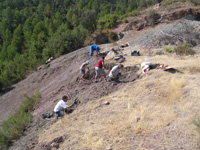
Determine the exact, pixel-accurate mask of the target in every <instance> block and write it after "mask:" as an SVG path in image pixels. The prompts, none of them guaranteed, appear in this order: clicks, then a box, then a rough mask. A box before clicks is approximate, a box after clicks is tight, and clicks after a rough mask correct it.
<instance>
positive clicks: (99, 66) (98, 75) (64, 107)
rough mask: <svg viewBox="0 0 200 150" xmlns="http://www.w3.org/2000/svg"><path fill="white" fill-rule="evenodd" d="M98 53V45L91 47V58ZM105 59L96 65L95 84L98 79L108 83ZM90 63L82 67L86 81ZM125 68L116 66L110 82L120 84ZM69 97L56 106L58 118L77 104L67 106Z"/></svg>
mask: <svg viewBox="0 0 200 150" xmlns="http://www.w3.org/2000/svg"><path fill="white" fill-rule="evenodd" d="M94 50H95V51H96V54H97V55H98V54H100V47H98V46H96V45H92V46H91V47H90V56H92V55H93V51H94ZM104 59H105V57H102V58H101V59H99V60H98V61H97V63H96V65H95V83H97V82H98V79H100V78H101V77H103V78H104V80H105V81H107V79H106V73H105V71H104V70H103V68H104ZM89 64H90V63H89V61H86V62H84V63H83V64H82V65H81V67H80V73H81V78H82V79H84V78H85V74H86V69H88V70H89V67H88V65H89ZM123 68H124V66H123V65H122V64H119V65H116V66H114V67H113V68H112V69H111V70H110V72H109V75H108V81H109V82H111V81H114V82H119V80H118V79H119V77H118V75H119V70H120V69H123ZM68 100H69V99H68V97H67V96H66V95H64V96H63V97H62V99H61V100H60V101H59V102H58V103H57V104H56V106H55V107H54V110H53V111H54V113H55V114H56V115H57V118H58V117H62V116H63V115H64V112H65V111H66V110H68V109H69V108H71V107H72V106H73V105H74V104H76V102H74V103H72V105H67V104H66V102H67V101H68Z"/></svg>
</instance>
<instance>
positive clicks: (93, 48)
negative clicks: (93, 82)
mask: <svg viewBox="0 0 200 150" xmlns="http://www.w3.org/2000/svg"><path fill="white" fill-rule="evenodd" d="M94 50H95V51H96V54H97V55H99V54H100V47H99V46H97V45H91V46H90V57H91V56H92V55H93V51H94Z"/></svg>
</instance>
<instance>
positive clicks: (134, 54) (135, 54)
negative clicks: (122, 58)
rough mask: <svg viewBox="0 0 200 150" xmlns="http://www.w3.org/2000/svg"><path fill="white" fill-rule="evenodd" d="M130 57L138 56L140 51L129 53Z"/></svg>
mask: <svg viewBox="0 0 200 150" xmlns="http://www.w3.org/2000/svg"><path fill="white" fill-rule="evenodd" d="M131 56H140V51H135V50H134V51H131Z"/></svg>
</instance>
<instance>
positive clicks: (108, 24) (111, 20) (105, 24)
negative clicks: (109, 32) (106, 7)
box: [98, 14, 119, 29]
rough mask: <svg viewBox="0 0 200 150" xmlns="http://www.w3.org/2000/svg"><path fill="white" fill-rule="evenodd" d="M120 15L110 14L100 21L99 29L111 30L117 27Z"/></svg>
mask: <svg viewBox="0 0 200 150" xmlns="http://www.w3.org/2000/svg"><path fill="white" fill-rule="evenodd" d="M118 18H119V17H118V15H114V14H108V15H106V16H104V17H101V18H99V20H98V27H99V28H104V29H109V28H113V27H115V26H116V25H117V20H118Z"/></svg>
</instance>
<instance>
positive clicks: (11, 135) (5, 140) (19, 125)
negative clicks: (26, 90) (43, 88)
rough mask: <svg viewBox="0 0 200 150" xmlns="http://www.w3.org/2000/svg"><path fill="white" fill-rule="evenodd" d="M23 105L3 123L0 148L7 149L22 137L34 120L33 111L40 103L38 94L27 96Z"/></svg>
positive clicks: (0, 133)
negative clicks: (25, 129)
mask: <svg viewBox="0 0 200 150" xmlns="http://www.w3.org/2000/svg"><path fill="white" fill-rule="evenodd" d="M25 97H26V98H25V99H24V100H22V103H21V105H20V106H19V108H18V109H17V110H16V111H15V113H14V114H13V115H11V116H10V117H9V118H8V119H7V120H5V121H3V122H2V129H1V130H0V148H1V149H7V147H8V146H9V145H10V144H11V142H12V140H14V139H16V138H18V137H19V136H21V134H22V132H23V130H24V128H25V127H26V126H27V125H28V124H30V121H31V119H32V116H31V109H32V108H33V107H34V106H35V104H36V103H37V102H38V100H39V98H40V97H41V96H40V93H39V92H36V93H35V94H33V95H32V96H31V97H28V96H25Z"/></svg>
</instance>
